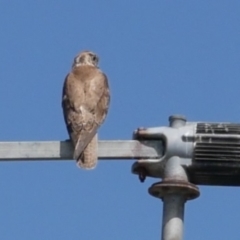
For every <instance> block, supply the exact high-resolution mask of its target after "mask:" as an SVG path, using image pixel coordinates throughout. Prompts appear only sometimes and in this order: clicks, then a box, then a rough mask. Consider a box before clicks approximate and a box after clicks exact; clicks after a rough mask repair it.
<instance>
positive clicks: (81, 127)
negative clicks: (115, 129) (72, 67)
mask: <svg viewBox="0 0 240 240" xmlns="http://www.w3.org/2000/svg"><path fill="white" fill-rule="evenodd" d="M85 70H87V69H85ZM85 72H86V71H85ZM78 73H79V74H72V73H70V74H69V75H68V76H67V77H66V79H65V83H64V88H63V101H62V106H63V112H64V118H65V122H66V125H67V129H68V132H69V135H70V138H71V140H72V142H73V143H74V146H75V151H74V159H79V158H80V156H81V153H82V151H83V150H84V149H85V147H86V146H87V145H88V143H89V142H90V141H91V140H92V138H93V137H94V136H95V134H96V133H97V129H98V127H99V125H100V124H101V123H102V122H103V121H104V119H105V117H106V114H107V110H108V105H109V98H110V97H109V89H108V81H107V77H106V75H105V74H103V73H102V72H101V71H99V70H98V69H88V74H86V73H84V72H83V71H82V72H81V71H79V72H78Z"/></svg>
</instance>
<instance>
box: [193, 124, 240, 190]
mask: <svg viewBox="0 0 240 240" xmlns="http://www.w3.org/2000/svg"><path fill="white" fill-rule="evenodd" d="M193 161H194V162H193V165H192V166H191V169H189V170H190V171H189V175H190V179H191V181H192V182H193V183H195V184H203V185H204V184H206V185H225V186H239V185H240V124H225V123H224V124H222V123H221V124H219V123H213V124H212V123H211V124H210V123H209V124H208V123H199V124H197V128H196V137H195V147H194V156H193Z"/></svg>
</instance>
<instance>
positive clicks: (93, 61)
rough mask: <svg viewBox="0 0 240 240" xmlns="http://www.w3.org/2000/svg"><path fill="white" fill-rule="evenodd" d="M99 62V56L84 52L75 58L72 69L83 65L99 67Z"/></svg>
mask: <svg viewBox="0 0 240 240" xmlns="http://www.w3.org/2000/svg"><path fill="white" fill-rule="evenodd" d="M98 61H99V58H98V56H97V54H95V53H93V52H90V51H83V52H81V53H79V54H78V55H77V56H76V57H75V58H74V61H73V65H72V67H73V68H74V67H78V66H82V65H90V66H93V67H98Z"/></svg>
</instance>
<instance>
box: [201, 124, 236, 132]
mask: <svg viewBox="0 0 240 240" xmlns="http://www.w3.org/2000/svg"><path fill="white" fill-rule="evenodd" d="M196 133H201V134H204V133H206V134H209V133H210V134H211V133H213V134H240V124H232V123H198V124H197V130H196Z"/></svg>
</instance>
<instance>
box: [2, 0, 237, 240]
mask: <svg viewBox="0 0 240 240" xmlns="http://www.w3.org/2000/svg"><path fill="white" fill-rule="evenodd" d="M239 22H240V2H239V1H238V0H232V1H222V0H212V1H207V0H202V1H196V0H191V1H177V0H176V1H138V0H131V1H129V0H123V1H110V0H106V1H93V0H86V1H83V0H81V1H77V0H72V1H66V0H63V1H58V2H57V1H52V0H42V1H29V0H28V1H17V0H9V1H7V0H2V1H0V32H1V37H0V49H1V51H0V52H1V54H0V59H1V67H0V112H1V121H0V122H1V124H0V141H25V140H27V141H37V140H65V139H67V138H68V136H67V132H66V129H65V125H64V122H63V117H62V109H61V103H60V102H61V91H62V84H63V80H64V77H65V76H66V74H67V73H68V71H69V70H70V67H71V64H72V60H73V57H74V56H75V55H76V54H77V53H78V52H79V51H81V50H84V49H90V50H93V51H95V52H96V53H98V54H99V56H100V58H101V59H100V60H101V61H100V67H101V68H102V70H103V71H104V72H105V73H106V74H107V75H108V77H109V81H110V87H111V93H112V101H111V108H110V112H109V115H108V117H107V120H106V122H105V123H104V125H103V126H102V128H101V130H100V139H102V140H110V139H131V137H132V131H133V130H134V129H136V128H137V127H140V126H146V127H154V126H165V125H167V124H168V121H167V119H168V116H169V115H171V114H176V113H181V114H184V115H186V116H187V118H188V120H191V121H199V120H202V121H231V122H240V107H239V106H238V103H239V101H240V81H239V79H240V67H239V64H240V44H239V43H240V24H239ZM132 163H133V161H101V162H100V163H99V164H98V167H97V169H96V170H94V171H91V172H86V171H83V170H79V169H78V168H77V167H76V166H75V163H74V162H73V161H62V162H19V163H18V162H9V163H6V162H2V163H0V195H1V196H0V229H1V231H0V239H3V240H22V239H34V240H42V239H50V240H52V239H56V240H65V239H86V240H88V239H89V240H94V239H114V240H123V239H124V240H125V239H126V240H131V239H138V240H148V239H159V235H160V226H161V217H162V203H161V201H160V200H158V199H155V198H153V197H151V196H150V195H148V193H147V189H148V187H149V186H150V185H151V184H152V183H154V182H156V179H147V181H146V182H145V183H143V184H141V183H140V182H139V181H138V178H137V177H136V176H135V175H132V174H131V173H130V169H131V165H132ZM200 191H201V196H200V197H199V198H198V199H197V200H194V201H191V202H188V203H187V205H186V212H185V231H184V239H187V240H191V239H194V240H202V239H208V240H212V239H219V240H226V239H239V238H240V233H239V206H240V205H239V202H240V191H239V188H230V187H229V188H227V187H200Z"/></svg>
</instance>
